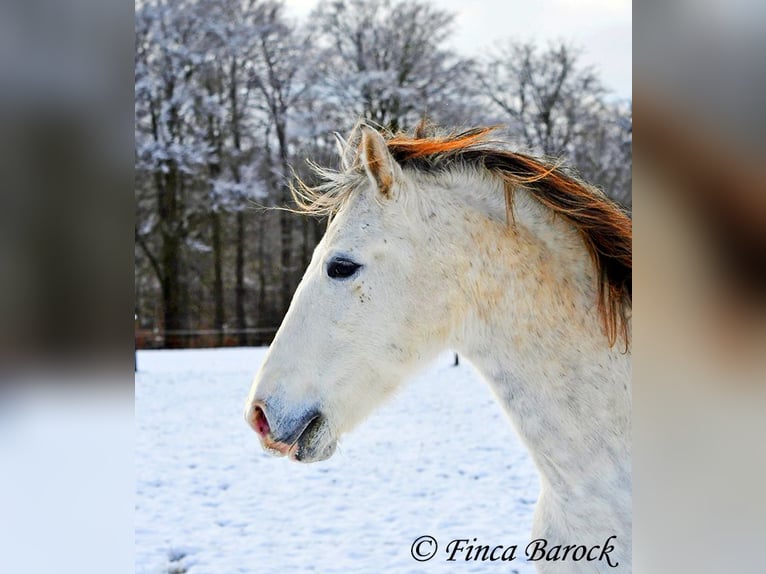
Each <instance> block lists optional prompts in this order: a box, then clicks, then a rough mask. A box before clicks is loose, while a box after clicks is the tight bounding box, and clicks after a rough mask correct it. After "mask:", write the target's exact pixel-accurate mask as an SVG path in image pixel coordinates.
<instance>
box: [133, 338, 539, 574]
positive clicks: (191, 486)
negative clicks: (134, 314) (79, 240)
mask: <svg viewBox="0 0 766 574" xmlns="http://www.w3.org/2000/svg"><path fill="white" fill-rule="evenodd" d="M264 353H265V349H247V348H245V349H205V350H183V351H143V352H139V355H138V369H139V372H138V373H137V375H136V406H135V413H136V414H135V416H136V434H137V436H136V488H137V493H136V515H135V516H136V518H135V521H136V522H135V541H136V568H135V571H136V573H137V574H167V573H176V574H177V573H181V572H189V573H190V574H205V573H210V574H233V573H236V572H248V573H258V574H261V573H263V574H271V573H274V574H287V573H291V572H300V573H303V572H319V573H323V574H324V573H333V572H337V573H342V574H349V573H362V574H363V573H371V574H379V573H381V572H387V573H388V572H391V573H400V572H402V573H408V572H506V573H511V572H518V573H524V574H529V573H532V572H534V568H533V565H532V564H531V563H527V562H525V561H524V553H523V550H524V546H526V544H527V543H528V542H529V541H530V531H531V524H532V512H533V510H534V505H535V502H536V500H537V496H538V492H539V483H538V479H537V474H536V471H535V469H534V467H533V465H532V462H531V460H530V458H529V455H528V454H527V452H526V450H525V449H524V447H523V446H522V445H521V443H520V441H519V439H518V437H517V436H516V434H515V431H514V430H513V428H512V427H511V425H510V423H509V421H508V419H507V418H506V416H505V415H504V413H503V412H502V411H501V409H500V407H499V406H498V405H497V403H496V402H495V400H494V398H493V397H492V395H491V393H490V390H489V387H488V386H487V385H486V384H485V383H484V382H482V381H481V380H480V379H479V377H478V375H477V374H476V372H475V371H474V370H473V368H472V367H471V366H470V365H467V364H465V362H464V361H461V366H459V367H452V366H451V362H452V355H449V354H445V355H443V356H442V357H441V358H440V359H439V361H437V362H436V363H435V364H434V365H433V366H432V367H431V368H429V369H428V370H427V371H426V372H424V373H423V374H422V375H420V376H418V377H417V378H415V379H414V380H412V381H410V382H409V383H408V384H407V385H405V386H404V388H403V389H402V391H401V392H400V393H399V394H398V395H397V396H396V397H395V399H394V400H392V401H391V402H389V403H387V404H386V405H384V406H383V407H382V408H380V409H379V410H378V411H377V412H376V413H375V414H374V415H373V416H372V417H370V418H369V419H368V420H367V421H365V422H364V423H363V424H362V425H361V426H360V427H359V428H358V429H356V430H355V431H354V432H352V433H351V434H349V435H348V436H345V437H344V438H343V439H342V441H341V444H340V446H339V448H338V451H337V452H336V453H335V455H334V456H333V457H332V458H331V459H329V460H328V461H325V462H320V463H315V464H309V465H303V464H298V463H294V462H290V461H287V460H285V459H281V458H274V457H272V456H270V455H267V454H266V453H264V452H263V451H262V450H261V448H260V446H259V444H258V441H257V439H256V436H255V433H254V432H253V431H252V430H251V429H250V428H249V427H248V426H247V424H246V423H245V421H244V419H243V416H242V412H243V406H244V401H245V397H246V395H247V392H248V390H249V387H250V382H251V380H252V378H253V375H254V374H255V372H256V370H257V368H258V366H259V365H260V363H261V361H262V359H263V356H264ZM423 535H430V536H433V537H434V538H435V539H436V540H437V541H438V544H439V551H438V553H437V555H436V556H435V557H434V558H433V559H432V560H430V561H427V562H416V561H415V560H414V559H413V558H412V556H411V554H410V550H411V546H412V543H413V541H414V540H415V539H416V538H418V537H420V536H423ZM459 538H467V539H468V540H469V544H470V543H474V544H489V545H492V546H494V545H499V544H502V545H504V546H509V545H512V544H517V545H518V548H519V550H518V552H517V555H516V556H517V557H516V559H515V560H514V561H513V562H510V563H501V562H475V561H473V560H471V561H467V562H466V561H465V557H464V555H461V554H457V555H456V558H457V561H456V562H447V561H446V559H447V557H448V556H447V552H446V548H445V547H446V545H447V544H448V543H449V541H451V540H453V539H459ZM474 538H476V539H477V540H476V542H473V539H474ZM423 549H426V546H424V547H423Z"/></svg>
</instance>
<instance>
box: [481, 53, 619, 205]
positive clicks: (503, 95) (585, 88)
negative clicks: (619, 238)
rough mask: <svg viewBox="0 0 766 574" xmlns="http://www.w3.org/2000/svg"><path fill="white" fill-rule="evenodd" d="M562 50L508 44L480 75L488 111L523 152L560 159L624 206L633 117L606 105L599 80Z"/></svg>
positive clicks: (575, 58) (570, 54)
mask: <svg viewBox="0 0 766 574" xmlns="http://www.w3.org/2000/svg"><path fill="white" fill-rule="evenodd" d="M579 58H580V54H579V51H578V50H576V49H574V48H572V47H571V46H568V45H567V44H565V43H559V44H552V45H550V46H548V48H546V49H543V50H541V49H539V48H538V47H537V45H535V44H533V43H531V42H513V41H512V42H509V43H508V44H507V45H506V46H505V47H503V48H502V49H501V50H500V51H499V52H498V53H497V54H496V55H494V56H492V57H490V58H488V59H487V60H486V61H485V62H484V65H483V66H482V68H481V69H480V71H479V74H478V80H479V83H480V85H481V86H482V87H483V90H484V93H485V97H486V98H487V100H488V102H489V106H490V108H493V109H494V110H495V112H499V114H500V118H501V120H504V121H507V122H508V123H509V131H510V133H511V134H512V135H513V136H515V137H516V138H518V139H519V140H520V141H521V143H522V145H523V146H525V147H526V148H527V150H528V151H530V152H532V153H535V154H542V155H544V156H547V157H549V158H551V159H554V160H555V159H558V158H563V159H566V160H568V161H569V162H570V163H571V164H572V166H574V167H575V168H576V169H577V170H578V171H579V173H580V174H581V176H582V177H583V178H584V179H586V180H587V181H588V182H589V183H592V184H594V185H596V186H598V187H601V188H602V189H604V191H605V192H606V193H607V194H609V195H611V196H612V197H613V198H615V199H617V200H620V201H622V202H623V204H624V205H627V204H626V198H627V197H628V195H629V193H628V191H627V190H628V189H629V186H630V162H631V160H630V147H631V134H630V129H631V128H630V126H631V118H630V113H629V112H628V113H627V114H626V111H625V110H624V107H621V106H620V105H619V104H614V103H609V102H608V101H607V98H606V96H607V91H606V89H605V88H604V87H603V85H602V84H601V81H600V80H599V78H598V75H597V74H596V73H595V72H594V71H593V70H592V69H590V68H587V67H583V66H581V65H580V63H579Z"/></svg>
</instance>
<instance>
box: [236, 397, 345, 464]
mask: <svg viewBox="0 0 766 574" xmlns="http://www.w3.org/2000/svg"><path fill="white" fill-rule="evenodd" d="M245 419H246V420H247V422H248V424H249V425H250V426H251V427H252V428H253V430H255V432H256V433H257V434H258V437H259V439H260V441H261V445H262V446H263V448H264V450H266V451H267V452H269V453H271V454H275V455H277V456H287V457H288V458H290V459H291V460H295V461H299V462H317V461H320V460H325V459H327V458H330V456H332V455H333V453H334V452H335V448H336V446H337V441H335V440H334V439H333V438H332V436H331V432H330V427H329V425H328V424H327V419H326V418H325V416H324V415H323V414H322V413H321V412H320V411H319V410H318V409H316V408H312V409H305V410H301V411H299V412H297V413H287V412H285V411H284V409H280V408H279V407H278V406H275V405H269V404H268V403H267V402H266V401H261V400H256V401H253V402H252V403H251V404H250V405H248V407H247V408H246V410H245Z"/></svg>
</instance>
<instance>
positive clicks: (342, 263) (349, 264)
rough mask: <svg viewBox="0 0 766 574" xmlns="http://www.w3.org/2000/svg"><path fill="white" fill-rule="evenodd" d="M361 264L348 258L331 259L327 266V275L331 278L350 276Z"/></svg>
mask: <svg viewBox="0 0 766 574" xmlns="http://www.w3.org/2000/svg"><path fill="white" fill-rule="evenodd" d="M360 267H361V265H359V264H358V263H354V262H353V261H349V260H348V259H333V260H332V261H330V264H329V265H328V266H327V275H328V276H329V277H331V278H332V279H344V278H346V277H351V276H352V275H353V274H354V273H356V270H357V269H359V268H360Z"/></svg>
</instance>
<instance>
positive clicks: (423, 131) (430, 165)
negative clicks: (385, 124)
mask: <svg viewBox="0 0 766 574" xmlns="http://www.w3.org/2000/svg"><path fill="white" fill-rule="evenodd" d="M496 129H497V128H496V127H482V128H475V129H471V130H467V131H463V132H460V133H453V134H449V135H438V134H435V133H434V132H433V131H431V128H430V127H429V126H427V125H426V124H424V123H421V124H419V125H418V126H417V128H416V130H415V134H414V137H410V136H407V135H404V134H398V135H395V136H390V137H388V138H387V146H388V151H389V152H390V153H391V155H392V156H393V158H394V159H395V160H396V161H397V163H399V165H400V166H401V167H402V168H403V169H405V170H408V169H409V170H413V171H417V172H426V173H435V172H446V171H449V170H451V169H465V168H472V169H475V170H479V171H481V170H485V171H489V172H490V173H492V174H494V175H495V176H497V177H499V178H500V179H501V180H502V181H503V183H504V188H505V198H506V208H507V211H508V213H509V224H513V221H512V217H511V214H512V205H513V203H512V202H513V192H514V190H515V189H517V188H519V187H523V188H524V189H526V190H527V191H528V192H529V193H530V195H531V196H532V197H534V198H535V199H536V200H537V201H538V202H539V203H540V204H542V205H543V206H545V207H547V208H548V209H550V210H551V211H552V212H553V213H555V214H557V215H559V216H561V217H562V218H564V219H565V220H567V221H568V222H569V223H570V224H571V225H573V227H574V228H575V229H576V230H577V231H578V232H579V234H580V236H581V237H582V239H583V242H584V244H585V247H586V248H587V250H588V253H589V254H590V256H591V258H592V260H593V263H594V265H595V269H596V274H597V276H598V306H599V312H600V314H601V317H602V320H603V324H604V330H605V333H606V335H607V337H608V340H609V344H610V345H614V344H615V343H616V341H617V340H618V338H622V339H623V340H624V342H625V346H626V350H627V348H628V346H629V341H630V312H631V305H632V222H631V219H630V218H629V217H628V216H627V215H626V214H625V213H624V212H623V211H622V210H621V209H620V208H619V207H618V206H617V204H615V203H614V202H612V201H611V200H610V199H608V198H607V197H606V196H605V195H604V194H603V193H602V192H600V191H599V190H598V189H596V188H594V187H592V186H590V185H587V184H585V183H584V182H582V181H580V180H578V179H577V178H576V177H574V176H573V175H571V174H569V173H565V172H564V171H563V170H562V169H561V168H560V167H559V166H556V165H549V164H546V163H545V162H543V161H541V160H538V159H535V158H533V157H531V156H528V155H525V154H521V153H516V152H512V151H509V150H508V149H506V148H505V143H504V142H502V141H499V140H495V141H492V140H490V139H489V136H490V134H492V133H493V132H495V130H496ZM429 134H430V135H429ZM314 169H315V171H316V172H317V174H318V175H319V176H320V177H321V178H322V179H323V180H324V181H325V183H323V184H321V185H319V186H316V187H309V186H306V185H304V184H303V183H302V182H300V181H299V182H298V187H297V188H294V189H293V195H294V197H295V200H296V203H297V205H298V210H299V211H301V212H303V213H310V214H314V215H320V216H330V217H331V216H332V215H333V214H334V213H336V212H337V211H338V210H339V209H340V208H341V207H342V206H343V204H344V203H346V201H347V200H348V198H349V197H350V195H351V193H352V192H353V191H354V190H355V189H357V188H358V187H359V185H361V183H362V182H363V181H364V177H365V176H364V172H363V169H362V167H361V166H359V165H358V164H355V165H353V166H351V167H350V168H349V169H348V170H346V171H332V170H327V169H324V168H321V167H319V166H316V165H314Z"/></svg>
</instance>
